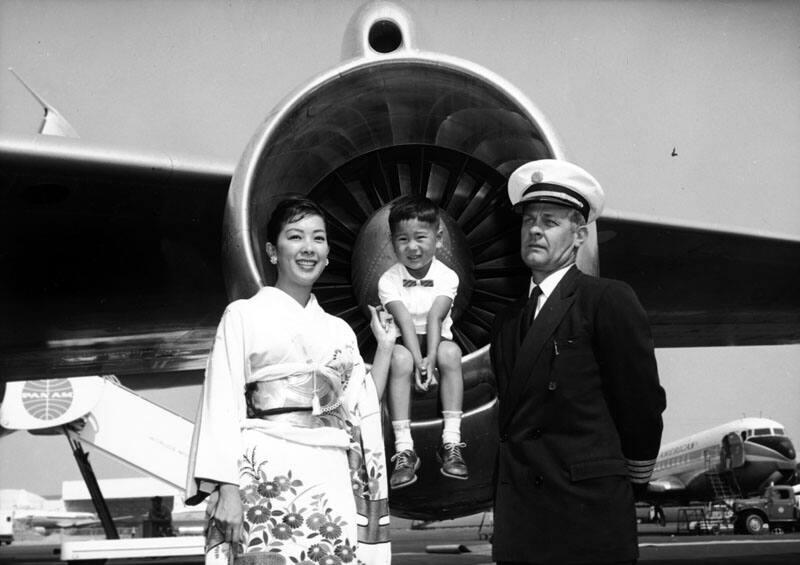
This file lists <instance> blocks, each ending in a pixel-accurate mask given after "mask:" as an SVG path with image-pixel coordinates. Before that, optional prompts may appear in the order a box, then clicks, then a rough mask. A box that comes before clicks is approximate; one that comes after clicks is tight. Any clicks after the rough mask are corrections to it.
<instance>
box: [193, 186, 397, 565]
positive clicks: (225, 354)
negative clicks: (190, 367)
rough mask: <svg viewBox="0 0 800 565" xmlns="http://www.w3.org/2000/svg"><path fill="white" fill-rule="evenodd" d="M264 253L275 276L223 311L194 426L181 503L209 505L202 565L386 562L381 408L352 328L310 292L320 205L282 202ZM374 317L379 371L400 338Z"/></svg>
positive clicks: (322, 251) (323, 244) (321, 260)
mask: <svg viewBox="0 0 800 565" xmlns="http://www.w3.org/2000/svg"><path fill="white" fill-rule="evenodd" d="M266 251H267V255H268V257H269V261H270V262H271V263H272V264H273V265H275V267H276V269H277V273H278V276H277V282H276V283H275V286H274V287H264V288H262V289H261V290H260V291H259V292H258V293H257V294H256V295H255V296H253V297H252V298H250V299H247V300H237V301H235V302H233V303H231V304H230V305H229V306H228V308H227V309H226V310H225V313H224V314H223V316H222V321H221V322H220V325H219V328H218V329H217V334H216V339H215V341H214V346H213V349H212V352H211V355H210V358H209V361H208V366H207V369H206V379H205V385H204V387H203V398H202V404H201V407H200V415H199V416H198V419H197V422H196V424H195V432H194V438H193V442H192V453H191V460H192V464H191V465H190V471H189V485H188V488H187V495H188V496H187V503H189V504H192V503H194V504H196V503H198V502H200V501H201V500H203V499H204V498H206V497H208V507H207V511H206V513H207V515H208V516H209V517H210V521H209V528H208V534H207V539H208V543H207V548H206V550H207V562H211V561H214V560H221V561H223V562H229V561H230V560H233V561H234V562H235V563H259V564H261V563H263V564H283V563H286V564H293V563H318V564H321V565H337V564H340V563H353V564H357V563H366V564H370V565H371V564H373V563H375V564H380V563H389V562H390V560H391V554H390V547H389V538H388V527H389V515H388V504H387V490H386V469H385V460H384V452H383V440H382V434H381V427H380V426H381V418H380V408H379V400H378V397H377V394H376V392H375V387H374V384H373V381H372V378H371V375H370V374H367V373H366V370H365V366H364V362H363V360H362V359H361V356H360V355H359V351H358V346H357V343H356V337H355V334H354V333H353V330H352V329H351V328H350V326H348V324H347V323H346V322H344V321H343V320H342V319H340V318H337V317H335V316H331V315H330V314H327V313H326V312H325V311H324V310H323V309H322V308H321V307H320V305H319V303H318V302H317V300H316V298H315V297H314V295H313V294H312V293H311V287H312V286H313V284H314V283H315V282H316V281H317V279H318V278H319V276H320V274H321V273H322V271H323V269H324V268H325V266H326V265H327V263H328V259H327V257H328V251H329V247H328V240H327V235H326V228H325V220H324V216H323V212H322V210H321V209H320V208H319V207H318V206H317V205H316V204H315V203H314V202H313V201H310V200H308V199H305V198H290V199H287V200H285V201H283V202H281V203H280V204H279V205H278V206H277V207H276V209H275V212H274V213H273V214H272V217H271V219H270V221H269V223H268V225H267V244H266ZM371 313H372V321H371V327H372V331H373V333H375V335H376V338H377V341H378V350H377V352H376V354H375V362H374V363H373V366H372V371H373V372H377V371H380V372H381V373H383V372H386V371H388V366H389V363H390V358H391V350H392V346H393V345H394V340H395V338H396V335H397V332H396V330H395V329H394V327H393V326H391V325H390V324H389V325H387V327H386V328H384V326H383V325H382V324H381V322H380V321H379V320H378V316H377V314H376V313H375V311H374V309H372V312H371ZM376 374H377V373H376Z"/></svg>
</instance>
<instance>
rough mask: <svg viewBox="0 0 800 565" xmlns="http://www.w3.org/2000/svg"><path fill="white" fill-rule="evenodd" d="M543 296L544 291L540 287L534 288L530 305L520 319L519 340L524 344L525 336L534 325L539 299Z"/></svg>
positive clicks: (524, 309)
mask: <svg viewBox="0 0 800 565" xmlns="http://www.w3.org/2000/svg"><path fill="white" fill-rule="evenodd" d="M541 295H542V289H541V288H540V287H539V285H536V286H534V287H533V290H532V291H531V296H530V298H528V303H527V304H525V308H523V309H522V315H521V316H520V318H519V340H520V342H522V340H523V339H525V334H527V333H528V330H529V329H530V327H531V326H532V325H533V317H534V316H535V315H536V305H537V304H538V302H539V297H540V296H541Z"/></svg>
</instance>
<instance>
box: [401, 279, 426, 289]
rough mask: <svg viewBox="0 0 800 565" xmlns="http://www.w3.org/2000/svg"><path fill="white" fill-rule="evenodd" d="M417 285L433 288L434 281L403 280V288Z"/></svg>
mask: <svg viewBox="0 0 800 565" xmlns="http://www.w3.org/2000/svg"><path fill="white" fill-rule="evenodd" d="M417 285H420V286H433V279H403V286H404V287H406V288H408V287H410V286H417Z"/></svg>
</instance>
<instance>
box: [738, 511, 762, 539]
mask: <svg viewBox="0 0 800 565" xmlns="http://www.w3.org/2000/svg"><path fill="white" fill-rule="evenodd" d="M743 522H744V531H745V532H746V533H748V534H752V535H759V534H761V533H762V531H763V530H762V528H763V527H764V519H763V518H762V517H761V516H759V515H758V514H756V513H754V512H752V513H750V514H745V515H744V518H743Z"/></svg>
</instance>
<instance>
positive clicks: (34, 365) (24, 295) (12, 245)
mask: <svg viewBox="0 0 800 565" xmlns="http://www.w3.org/2000/svg"><path fill="white" fill-rule="evenodd" d="M233 169H234V166H233V164H227V163H218V162H212V161H209V160H206V159H201V158H197V157H186V156H176V155H166V154H163V153H157V152H152V153H148V152H147V151H142V150H131V149H125V148H113V147H108V146H106V145H103V146H100V145H92V144H91V143H88V142H86V141H84V140H76V139H64V138H57V137H49V136H30V137H9V136H0V195H1V196H0V198H2V203H3V204H2V206H1V207H0V217H1V218H2V221H1V222H0V226H1V227H0V229H2V230H3V231H2V238H0V272H2V273H3V276H2V278H1V279H0V317H1V318H2V319H3V321H4V322H3V324H2V326H0V375H1V377H0V379H1V380H2V381H9V380H21V379H37V378H43V377H46V378H58V377H67V376H82V375H96V374H116V375H118V376H120V377H121V378H122V379H123V381H125V382H126V384H128V386H133V387H136V388H152V387H158V386H176V385H180V384H182V383H188V382H199V380H200V379H201V376H202V369H203V368H204V367H205V360H206V356H207V354H208V351H209V349H210V346H211V341H212V339H213V335H214V331H215V329H216V325H217V323H218V321H219V317H220V314H221V313H222V310H223V309H224V307H225V304H226V302H227V295H226V292H225V284H224V282H223V267H222V259H221V256H222V251H221V250H222V247H223V245H225V244H226V242H225V241H223V240H224V238H225V236H224V231H223V226H222V223H223V213H224V209H225V205H226V196H227V191H228V185H229V182H230V179H231V176H232V174H233ZM598 231H599V238H598V239H599V242H600V245H599V253H600V269H601V274H603V275H604V276H610V277H613V278H619V279H622V280H625V281H627V282H629V283H630V284H631V285H632V286H633V287H634V289H635V290H636V291H637V293H638V295H639V297H640V299H641V301H642V303H643V305H644V306H645V308H646V310H647V311H648V313H649V315H650V319H651V323H652V326H653V332H654V337H655V340H656V346H658V347H678V346H712V345H735V344H748V345H754V344H774V343H797V342H800V294H799V293H796V292H795V289H794V286H793V285H794V284H795V283H794V281H797V280H799V279H800V238H792V237H785V236H776V235H770V234H763V233H757V232H746V231H742V230H734V229H728V228H720V227H717V226H710V225H700V224H690V223H686V222H679V221H674V220H668V219H664V218H658V217H645V216H637V215H633V214H625V213H621V212H615V211H607V212H606V213H604V215H603V216H602V217H601V218H600V220H598ZM227 244H231V242H227ZM516 274H518V273H515V275H516ZM167 374H169V376H168V377H167V376H166V375H167ZM129 375H130V376H132V375H135V376H136V378H135V379H134V380H130V379H128V378H126V377H127V376H129Z"/></svg>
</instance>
